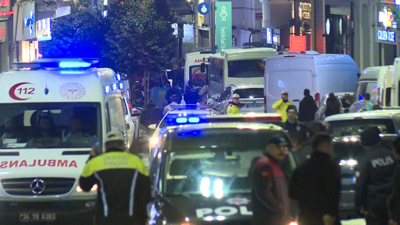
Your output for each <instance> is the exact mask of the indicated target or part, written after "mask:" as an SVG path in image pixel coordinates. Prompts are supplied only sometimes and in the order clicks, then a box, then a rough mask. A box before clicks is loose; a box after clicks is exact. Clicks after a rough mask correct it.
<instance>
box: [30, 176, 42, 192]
mask: <svg viewBox="0 0 400 225" xmlns="http://www.w3.org/2000/svg"><path fill="white" fill-rule="evenodd" d="M30 187H31V190H32V193H33V194H35V195H40V194H42V193H43V191H44V189H45V188H46V185H45V184H44V180H42V179H34V180H33V181H32V183H31V186H30Z"/></svg>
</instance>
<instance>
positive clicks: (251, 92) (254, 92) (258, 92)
mask: <svg viewBox="0 0 400 225" xmlns="http://www.w3.org/2000/svg"><path fill="white" fill-rule="evenodd" d="M233 93H234V94H238V95H239V96H240V98H253V97H254V98H258V97H263V96H264V88H243V89H242V88H241V89H236V90H235V91H234V92H233Z"/></svg>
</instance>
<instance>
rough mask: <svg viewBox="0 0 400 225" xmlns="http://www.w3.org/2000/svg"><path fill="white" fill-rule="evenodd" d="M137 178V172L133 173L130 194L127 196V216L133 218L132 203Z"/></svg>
mask: <svg viewBox="0 0 400 225" xmlns="http://www.w3.org/2000/svg"><path fill="white" fill-rule="evenodd" d="M137 176H138V171H137V170H136V171H135V174H134V175H133V179H132V184H131V193H130V195H129V216H133V205H134V204H133V202H134V201H135V186H136V179H137Z"/></svg>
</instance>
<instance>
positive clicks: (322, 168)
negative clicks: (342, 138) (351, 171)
mask: <svg viewBox="0 0 400 225" xmlns="http://www.w3.org/2000/svg"><path fill="white" fill-rule="evenodd" d="M331 145H332V138H331V136H330V135H329V134H325V133H320V134H317V135H316V136H315V137H314V139H313V141H312V148H313V150H314V152H313V153H312V155H311V158H310V159H309V160H307V161H306V162H305V163H304V164H302V165H300V166H299V167H297V168H296V169H295V171H294V173H293V175H292V178H291V180H290V185H289V196H290V198H291V199H293V200H295V201H297V202H298V206H299V210H300V214H299V224H300V225H322V224H325V225H336V224H340V219H339V199H340V187H341V177H340V169H339V166H338V165H337V164H335V163H334V162H333V161H332V159H331V157H330V154H331V151H332V147H331Z"/></svg>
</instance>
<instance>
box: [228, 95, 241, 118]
mask: <svg viewBox="0 0 400 225" xmlns="http://www.w3.org/2000/svg"><path fill="white" fill-rule="evenodd" d="M239 99H240V96H239V95H238V94H234V95H233V96H232V102H230V103H229V105H228V108H227V110H226V114H228V115H231V114H240V109H239V107H240V106H239Z"/></svg>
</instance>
